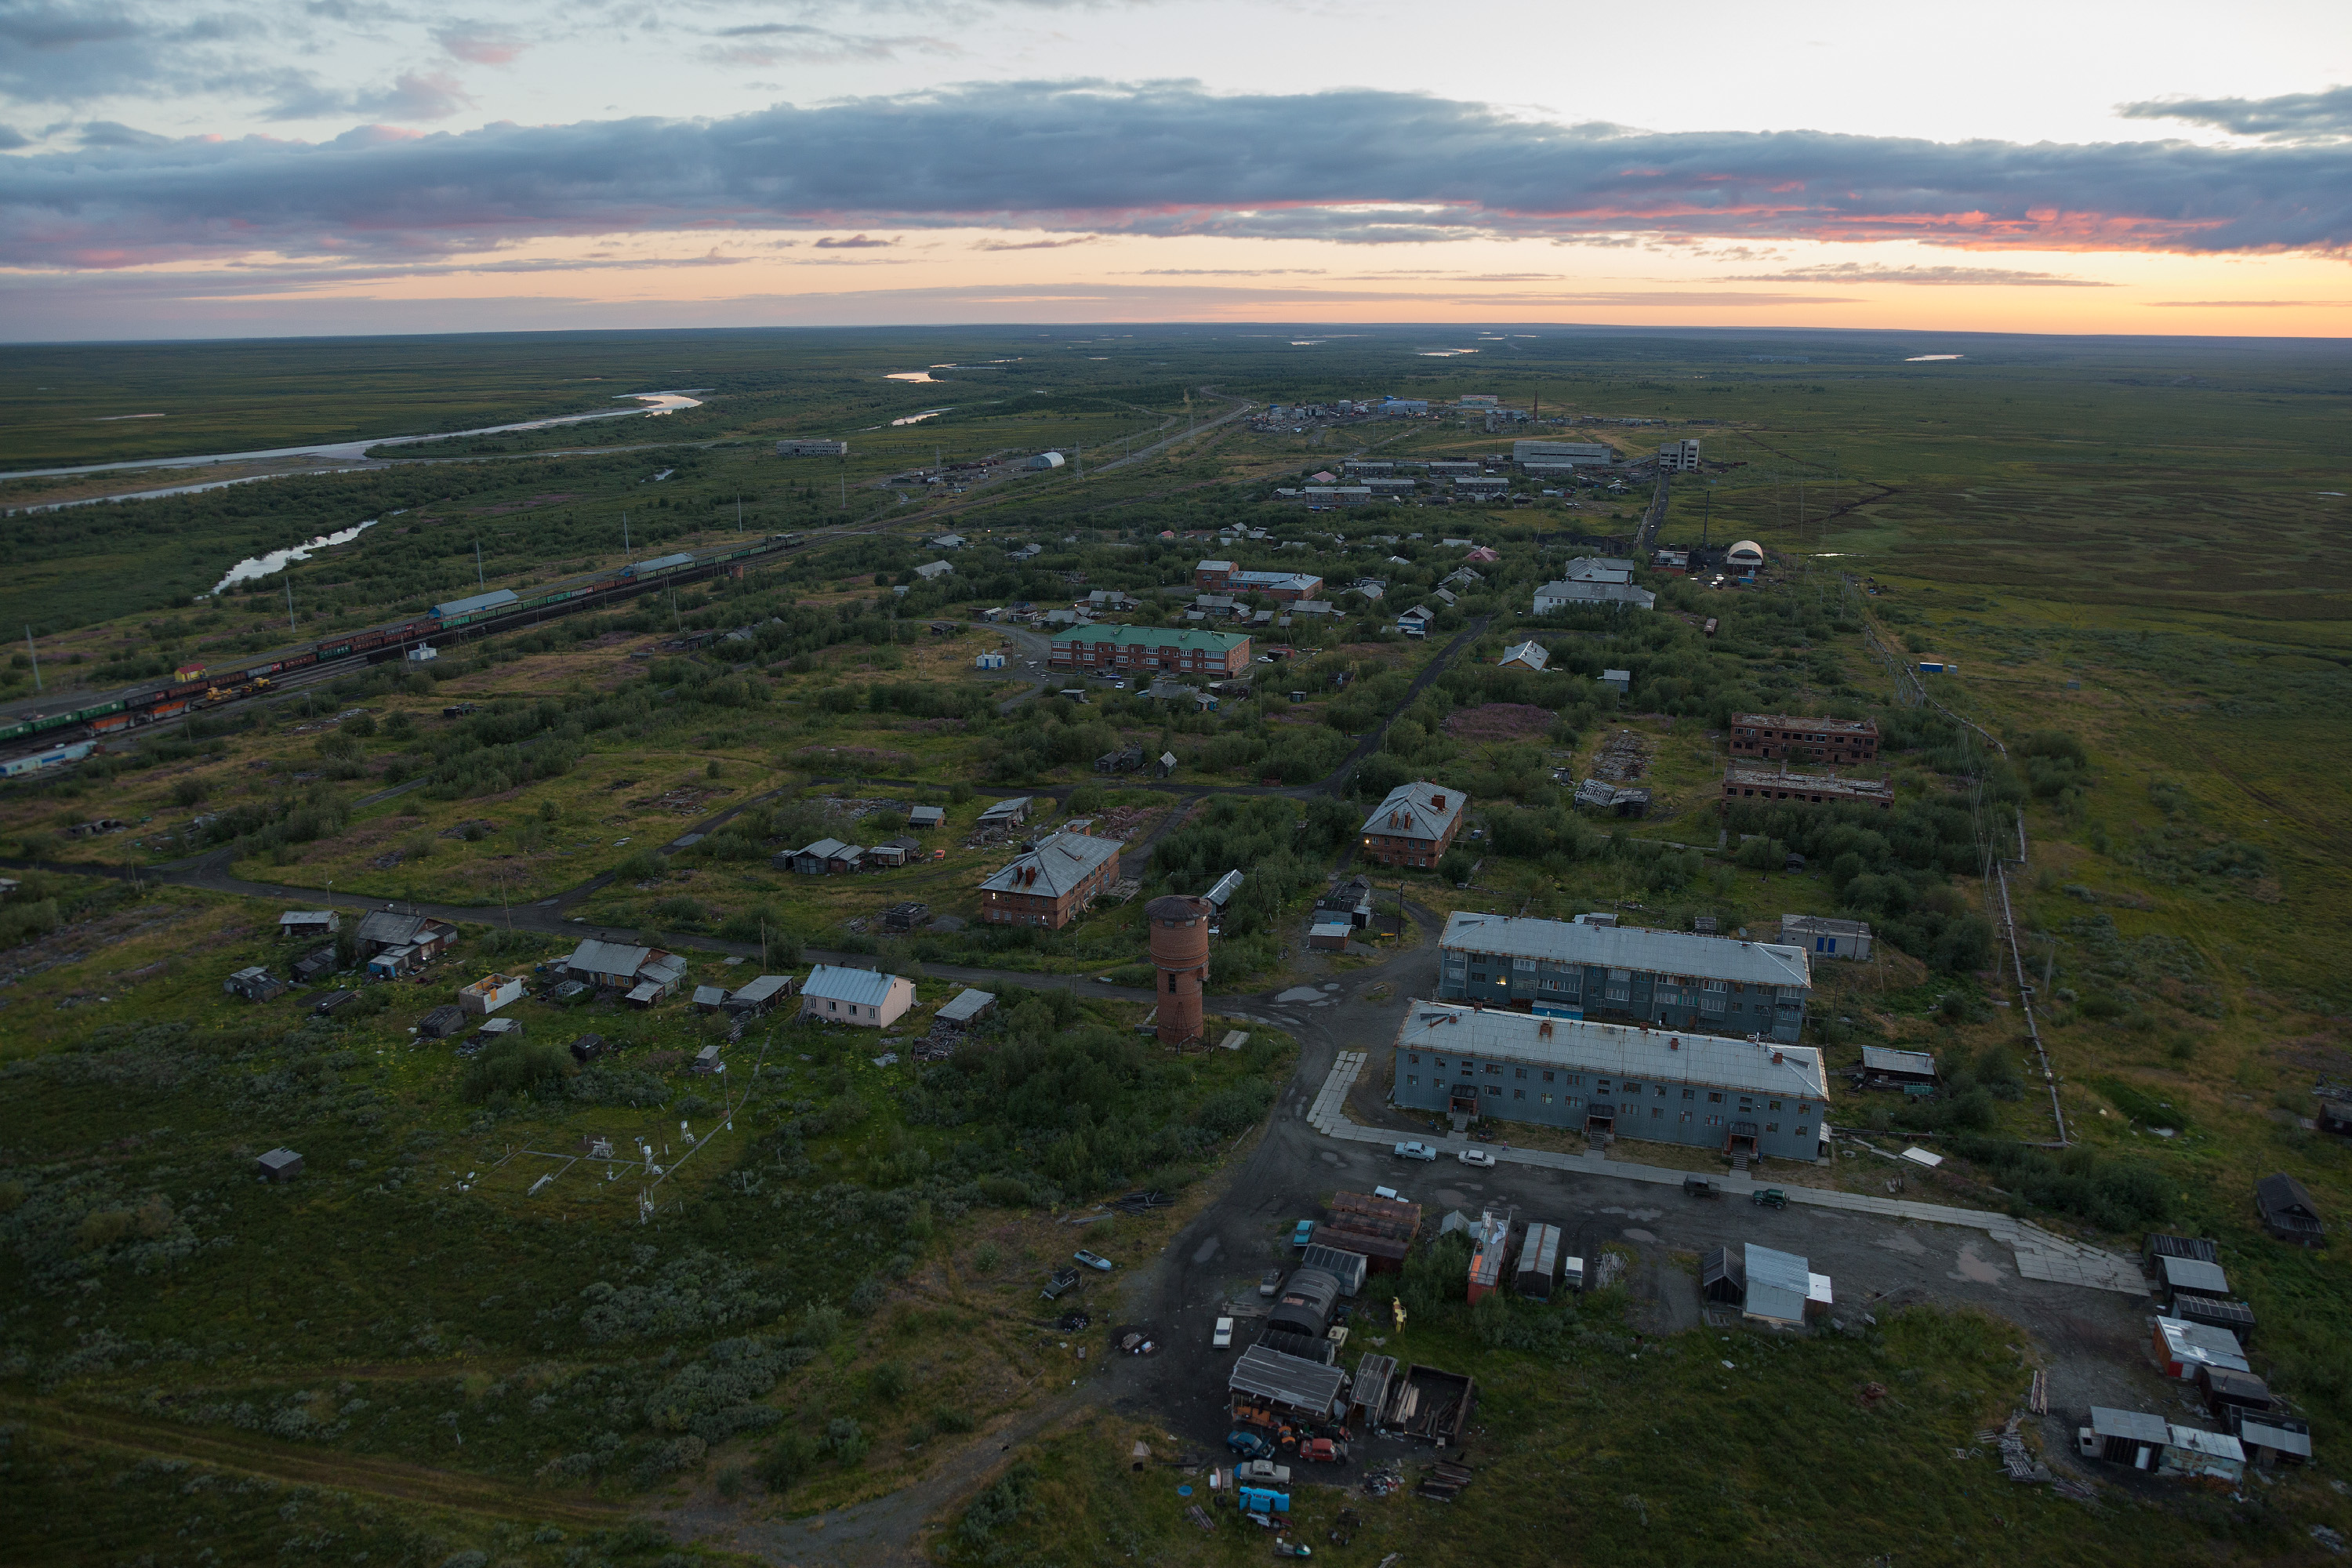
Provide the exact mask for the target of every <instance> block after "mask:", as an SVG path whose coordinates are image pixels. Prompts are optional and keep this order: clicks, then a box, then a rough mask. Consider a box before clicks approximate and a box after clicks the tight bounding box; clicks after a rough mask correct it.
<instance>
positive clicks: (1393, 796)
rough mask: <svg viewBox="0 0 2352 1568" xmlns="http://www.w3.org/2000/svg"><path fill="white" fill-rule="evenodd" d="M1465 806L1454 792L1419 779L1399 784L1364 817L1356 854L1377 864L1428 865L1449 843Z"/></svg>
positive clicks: (1458, 826) (1423, 867) (1436, 858)
mask: <svg viewBox="0 0 2352 1568" xmlns="http://www.w3.org/2000/svg"><path fill="white" fill-rule="evenodd" d="M1468 804H1469V801H1468V799H1467V797H1465V795H1463V794H1462V793H1461V792H1460V791H1459V790H1450V789H1446V788H1444V786H1443V785H1440V784H1430V783H1427V782H1426V781H1423V780H1419V779H1416V780H1415V781H1413V782H1412V784H1399V785H1397V786H1396V788H1394V789H1392V790H1391V791H1389V795H1388V798H1387V799H1386V800H1383V801H1382V802H1381V804H1380V805H1378V806H1376V807H1374V808H1373V811H1372V814H1371V816H1368V817H1366V818H1364V829H1363V833H1362V835H1361V837H1362V840H1363V842H1362V843H1361V844H1360V845H1359V846H1358V852H1359V853H1360V854H1361V855H1362V857H1363V858H1365V859H1367V860H1375V861H1378V862H1379V863H1380V864H1381V865H1383V866H1412V867H1418V868H1422V869H1424V870H1426V869H1429V868H1433V867H1434V866H1435V865H1436V864H1437V862H1438V859H1439V858H1440V857H1442V856H1443V855H1444V853H1445V852H1446V851H1447V850H1448V849H1450V848H1452V847H1454V837H1455V836H1456V835H1458V834H1459V833H1460V832H1461V831H1462V815H1463V810H1464V808H1465V806H1466V805H1468Z"/></svg>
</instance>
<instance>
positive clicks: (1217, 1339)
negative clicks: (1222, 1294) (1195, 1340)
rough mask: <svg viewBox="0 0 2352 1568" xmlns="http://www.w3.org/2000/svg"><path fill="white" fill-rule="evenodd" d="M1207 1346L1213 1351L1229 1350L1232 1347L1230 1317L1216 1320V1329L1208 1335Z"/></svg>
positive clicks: (1232, 1332)
mask: <svg viewBox="0 0 2352 1568" xmlns="http://www.w3.org/2000/svg"><path fill="white" fill-rule="evenodd" d="M1209 1348H1210V1349H1211V1350H1213V1351H1229V1350H1231V1349H1233V1348H1234V1321H1233V1320H1232V1319H1231V1318H1219V1319H1218V1320H1217V1331H1216V1332H1215V1333H1213V1334H1211V1335H1210V1336H1209Z"/></svg>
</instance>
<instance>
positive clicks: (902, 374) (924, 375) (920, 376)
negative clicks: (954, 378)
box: [882, 365, 947, 381]
mask: <svg viewBox="0 0 2352 1568" xmlns="http://www.w3.org/2000/svg"><path fill="white" fill-rule="evenodd" d="M940 368H941V369H942V370H944V369H946V368H947V367H946V366H944V365H942V366H940ZM882 379H883V380H885V381H929V380H930V379H931V373H930V372H929V371H927V370H894V371H892V372H891V373H890V374H887V375H886V376H884V377H883V378H882Z"/></svg>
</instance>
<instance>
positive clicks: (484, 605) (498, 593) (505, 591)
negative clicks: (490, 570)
mask: <svg viewBox="0 0 2352 1568" xmlns="http://www.w3.org/2000/svg"><path fill="white" fill-rule="evenodd" d="M520 603H522V600H521V598H520V595H517V594H516V593H515V591H514V590H513V589H512V588H495V589H492V590H491V591H490V592H489V593H487V594H477V595H474V596H473V597H472V598H470V599H452V600H450V601H449V602H448V603H447V604H446V605H434V606H433V613H434V614H435V615H436V616H439V617H440V618H441V619H443V620H445V621H446V620H447V619H448V618H449V617H450V616H470V615H472V614H474V613H475V612H476V611H477V610H494V609H497V608H498V607H499V606H500V605H519V604H520Z"/></svg>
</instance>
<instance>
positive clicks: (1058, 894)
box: [980, 833, 1122, 931]
mask: <svg viewBox="0 0 2352 1568" xmlns="http://www.w3.org/2000/svg"><path fill="white" fill-rule="evenodd" d="M1121 847H1122V846H1121V845H1120V843H1119V842H1118V840H1117V839H1115V838H1097V837H1093V836H1091V835H1089V834H1085V833H1056V834H1055V835H1054V837H1051V838H1048V839H1046V840H1045V842H1044V843H1043V844H1040V845H1039V846H1037V847H1036V848H1034V849H1032V850H1031V851H1030V852H1029V853H1028V854H1026V855H1024V856H1022V857H1021V858H1019V859H1018V860H1015V861H1014V862H1013V864H1012V865H1010V866H1007V867H1006V868H1004V869H1003V870H1002V871H999V872H998V873H996V875H995V876H993V877H991V878H990V879H988V880H987V881H985V882H982V884H981V885H980V907H981V918H982V920H985V921H989V922H991V923H992V924H995V925H1018V926H1044V927H1045V929H1046V930H1048V931H1059V930H1061V929H1062V928H1063V927H1064V926H1066V925H1067V924H1069V923H1070V922H1071V921H1074V920H1076V919H1077V918H1078V916H1079V915H1081V914H1083V913H1085V912H1086V908H1087V905H1088V904H1090V903H1092V902H1093V901H1094V900H1095V899H1096V897H1097V895H1099V894H1101V893H1104V892H1107V891H1108V890H1109V889H1110V885H1111V884H1112V883H1113V882H1116V881H1118V852H1119V850H1120V848H1121Z"/></svg>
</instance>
